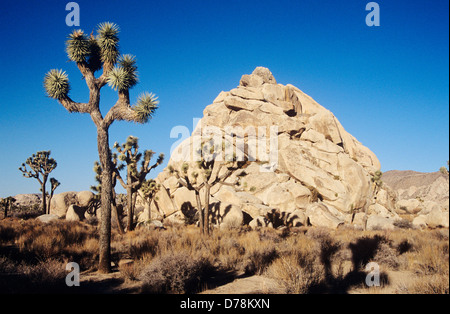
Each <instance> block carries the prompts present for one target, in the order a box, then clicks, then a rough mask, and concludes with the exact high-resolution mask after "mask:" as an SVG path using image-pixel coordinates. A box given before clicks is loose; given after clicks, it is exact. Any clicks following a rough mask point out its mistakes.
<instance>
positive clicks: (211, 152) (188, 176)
mask: <svg viewBox="0 0 450 314" xmlns="http://www.w3.org/2000/svg"><path fill="white" fill-rule="evenodd" d="M224 146H225V144H224V143H222V151H220V150H219V149H218V148H219V147H218V146H217V145H215V144H214V141H213V140H209V141H207V142H204V143H202V145H201V150H199V151H197V155H198V157H199V161H197V162H196V169H194V170H193V171H192V172H190V173H189V168H190V166H189V163H187V162H185V163H183V164H182V165H181V169H180V170H178V169H174V168H173V166H171V165H170V166H169V171H170V172H171V173H172V174H173V175H175V177H176V178H177V179H178V183H179V184H181V185H183V186H184V187H186V188H187V189H188V190H191V191H194V192H195V198H196V202H197V209H198V213H199V222H200V230H201V232H202V233H203V234H206V235H209V232H210V221H209V220H210V219H209V214H210V209H209V207H210V206H209V205H210V204H209V203H210V196H211V192H210V191H211V188H212V187H213V186H215V185H216V184H223V185H231V186H238V185H240V178H241V177H242V176H244V175H246V173H245V171H244V170H242V171H241V172H240V173H239V174H238V175H237V179H236V181H235V182H233V183H229V182H225V180H226V179H227V178H229V177H230V176H231V175H232V174H233V172H234V171H236V170H238V169H241V168H242V167H243V166H244V165H245V164H246V161H236V154H233V156H232V157H230V156H225V161H222V160H221V159H220V158H218V157H219V156H221V154H222V152H223V148H224ZM224 167H225V171H224V172H222V170H223V169H224ZM202 189H204V191H205V192H204V197H205V198H204V204H203V205H204V208H203V206H202V202H201V197H200V192H201V190H202Z"/></svg>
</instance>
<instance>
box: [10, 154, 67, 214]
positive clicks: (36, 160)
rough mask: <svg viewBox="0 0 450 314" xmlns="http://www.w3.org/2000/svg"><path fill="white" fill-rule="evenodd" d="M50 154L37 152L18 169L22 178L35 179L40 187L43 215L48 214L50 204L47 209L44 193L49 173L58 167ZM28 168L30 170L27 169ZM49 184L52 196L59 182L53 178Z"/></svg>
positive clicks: (45, 194)
mask: <svg viewBox="0 0 450 314" xmlns="http://www.w3.org/2000/svg"><path fill="white" fill-rule="evenodd" d="M50 153H51V152H50V151H39V152H37V153H36V154H33V155H31V157H28V158H27V160H26V161H25V162H24V163H23V164H22V165H21V166H20V167H19V170H20V171H21V172H22V174H23V176H24V177H26V178H35V179H36V180H37V181H38V182H39V184H40V185H41V188H40V190H41V192H42V201H41V202H42V203H41V204H42V207H41V209H42V212H43V213H44V214H47V213H50V202H49V206H48V207H47V193H46V184H47V180H48V176H49V174H50V172H52V171H53V170H54V169H55V168H56V166H57V165H58V164H57V163H56V160H54V159H53V158H50ZM28 167H29V168H30V169H28ZM50 182H51V184H52V186H51V193H52V195H53V192H54V191H55V189H56V188H57V187H58V186H59V182H58V181H57V180H56V179H54V178H51V179H50ZM56 182H57V183H56Z"/></svg>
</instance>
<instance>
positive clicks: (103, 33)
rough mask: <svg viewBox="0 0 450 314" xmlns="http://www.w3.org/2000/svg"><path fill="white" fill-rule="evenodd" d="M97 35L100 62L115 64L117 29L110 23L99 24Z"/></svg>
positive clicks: (117, 50) (117, 40)
mask: <svg viewBox="0 0 450 314" xmlns="http://www.w3.org/2000/svg"><path fill="white" fill-rule="evenodd" d="M97 34H98V35H97V43H98V46H99V47H100V54H101V61H102V62H104V63H107V64H110V65H114V64H116V62H117V58H118V57H119V36H118V35H119V27H118V26H117V25H116V24H114V23H110V22H105V23H101V24H100V25H99V26H98V29H97Z"/></svg>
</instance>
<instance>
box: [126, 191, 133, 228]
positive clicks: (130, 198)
mask: <svg viewBox="0 0 450 314" xmlns="http://www.w3.org/2000/svg"><path fill="white" fill-rule="evenodd" d="M127 204H128V206H127V207H128V226H127V231H131V230H133V216H134V215H133V188H131V187H130V186H128V187H127Z"/></svg>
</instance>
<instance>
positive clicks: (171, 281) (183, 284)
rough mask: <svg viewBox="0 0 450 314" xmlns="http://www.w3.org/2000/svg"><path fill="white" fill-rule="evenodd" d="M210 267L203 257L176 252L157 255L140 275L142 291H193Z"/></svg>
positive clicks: (197, 288) (198, 286) (196, 289)
mask: <svg viewBox="0 0 450 314" xmlns="http://www.w3.org/2000/svg"><path fill="white" fill-rule="evenodd" d="M211 268H212V266H211V264H210V261H209V260H208V259H206V258H203V257H194V258H193V257H192V256H191V255H190V254H189V253H188V252H183V251H182V252H178V253H174V254H166V255H162V256H159V257H157V258H156V259H154V260H153V261H151V262H150V264H149V265H148V266H147V267H145V268H144V270H143V271H142V273H141V275H140V280H141V281H142V292H144V293H194V292H197V291H199V289H200V288H201V286H200V284H201V283H202V281H203V280H205V275H206V274H207V273H208V271H209V270H210V269H211Z"/></svg>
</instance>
